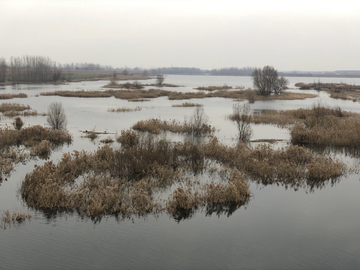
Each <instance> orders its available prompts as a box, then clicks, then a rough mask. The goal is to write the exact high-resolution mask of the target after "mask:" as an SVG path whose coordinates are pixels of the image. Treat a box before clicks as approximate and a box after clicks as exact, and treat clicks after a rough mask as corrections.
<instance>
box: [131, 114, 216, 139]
mask: <svg viewBox="0 0 360 270" xmlns="http://www.w3.org/2000/svg"><path fill="white" fill-rule="evenodd" d="M132 129H135V130H137V131H147V132H150V133H154V134H159V133H161V132H162V131H170V132H174V133H188V134H193V133H194V126H193V125H192V124H191V123H190V122H186V121H185V122H183V123H181V122H180V121H177V120H170V121H166V120H161V119H157V118H151V119H148V120H140V121H138V122H137V123H135V124H134V125H133V126H132ZM198 132H199V134H198V135H211V134H213V133H214V132H215V128H214V127H212V126H211V125H208V124H201V126H200V127H199V130H198Z"/></svg>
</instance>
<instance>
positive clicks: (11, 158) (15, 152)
mask: <svg viewBox="0 0 360 270" xmlns="http://www.w3.org/2000/svg"><path fill="white" fill-rule="evenodd" d="M27 158H28V154H27V153H25V152H24V150H23V149H19V148H18V147H2V148H0V183H1V182H2V180H3V178H4V176H5V175H6V176H8V175H9V174H10V172H11V171H12V170H13V169H14V166H15V165H16V164H18V163H20V162H24V161H25V160H26V159H27Z"/></svg>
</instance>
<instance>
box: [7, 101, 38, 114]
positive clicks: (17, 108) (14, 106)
mask: <svg viewBox="0 0 360 270" xmlns="http://www.w3.org/2000/svg"><path fill="white" fill-rule="evenodd" d="M30 109H31V108H30V106H29V105H21V104H19V103H2V104H1V105H0V112H2V113H4V112H10V111H14V112H21V111H26V110H30Z"/></svg>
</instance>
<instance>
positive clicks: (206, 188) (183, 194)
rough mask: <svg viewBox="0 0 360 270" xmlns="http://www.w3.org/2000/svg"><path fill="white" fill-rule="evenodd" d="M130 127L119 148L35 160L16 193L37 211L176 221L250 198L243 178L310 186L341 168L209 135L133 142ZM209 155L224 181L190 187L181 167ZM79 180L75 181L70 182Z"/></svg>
mask: <svg viewBox="0 0 360 270" xmlns="http://www.w3.org/2000/svg"><path fill="white" fill-rule="evenodd" d="M131 133H132V132H131V131H124V132H123V134H122V135H123V136H122V137H123V138H122V139H123V140H124V141H126V142H125V143H124V145H123V146H122V147H121V148H119V149H115V150H114V149H112V148H110V147H109V146H108V145H104V146H103V147H99V148H98V150H97V151H95V152H94V153H87V152H85V151H82V152H78V151H74V152H73V154H70V153H65V154H64V155H63V157H62V159H61V161H60V162H59V163H58V164H57V165H56V164H54V163H53V162H52V161H49V162H46V163H45V164H44V165H42V166H36V165H35V168H34V170H33V171H32V172H31V173H28V174H27V175H26V176H25V179H24V181H23V182H22V184H21V190H20V191H21V195H22V197H23V199H24V200H25V201H26V203H27V204H28V205H29V206H30V207H35V208H36V209H42V210H47V211H62V210H68V211H78V212H79V213H80V214H84V215H87V216H90V217H93V218H95V217H99V216H100V217H101V216H102V215H105V214H120V215H123V216H130V215H133V214H135V215H147V214H149V213H157V212H159V211H164V210H165V209H167V211H168V212H169V213H170V214H172V215H173V216H174V217H176V218H177V219H181V218H183V217H184V216H185V217H186V216H189V215H191V214H192V213H193V212H194V211H195V210H196V209H197V208H200V207H204V208H205V209H206V211H207V213H210V214H211V213H212V212H214V211H215V212H217V213H219V212H222V213H225V212H226V213H228V214H231V212H232V211H234V209H236V208H237V207H239V206H240V205H243V204H245V203H246V202H247V201H248V199H249V196H250V191H249V186H248V180H246V176H247V177H249V178H250V179H252V180H254V181H258V182H260V183H263V184H274V183H276V184H283V185H286V186H293V187H306V186H307V185H309V186H310V188H312V187H314V185H315V186H317V185H321V183H323V182H324V181H326V180H329V179H335V178H336V177H338V176H340V175H342V174H343V173H344V172H345V169H346V168H345V167H344V165H343V164H342V163H341V162H340V161H338V160H335V159H332V158H330V157H323V156H318V155H315V154H314V153H313V152H311V151H308V150H306V149H305V148H303V147H299V146H288V147H285V148H280V149H274V148H272V147H270V146H268V145H260V146H258V147H257V148H255V149H250V148H248V147H247V146H246V145H245V144H243V143H241V142H239V143H238V144H237V145H235V146H226V145H222V144H220V143H219V141H218V140H217V139H216V138H213V139H211V140H210V142H209V143H206V144H203V145H201V144H193V143H190V142H186V143H170V142H168V141H166V140H165V139H160V140H156V139H155V138H154V137H153V136H150V135H148V136H140V137H138V141H137V142H134V141H133V138H134V137H136V135H135V134H131ZM125 137H127V138H125ZM128 141H130V142H128ZM209 161H214V162H217V163H218V164H221V165H222V166H224V167H225V168H226V170H224V172H227V173H224V172H223V173H222V178H223V179H224V180H225V179H226V180H227V181H228V183H227V184H225V183H208V184H203V185H200V184H196V185H195V184H194V185H193V186H192V187H191V180H189V178H188V176H189V174H188V172H189V171H191V172H194V171H195V172H196V170H198V169H199V168H200V169H201V170H206V169H207V168H208V164H209ZM229 171H231V173H228V172H229ZM79 179H82V181H81V182H80V183H77V181H79ZM174 183H177V184H179V187H178V188H177V189H176V190H175V191H174V193H173V194H172V195H171V196H170V197H169V198H168V200H167V201H164V203H165V205H166V207H164V205H163V203H162V202H161V201H157V200H156V198H155V197H154V196H153V194H154V192H159V191H161V190H164V188H165V190H166V187H170V186H172V185H173V184H174ZM319 183H320V184H319ZM186 186H187V187H186ZM219 209H220V210H219Z"/></svg>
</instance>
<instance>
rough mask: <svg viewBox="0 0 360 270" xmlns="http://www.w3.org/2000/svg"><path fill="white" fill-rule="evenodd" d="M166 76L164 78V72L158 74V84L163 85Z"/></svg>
mask: <svg viewBox="0 0 360 270" xmlns="http://www.w3.org/2000/svg"><path fill="white" fill-rule="evenodd" d="M164 80H165V78H164V75H162V74H159V75H157V76H156V84H157V85H159V86H161V85H162V84H163V82H164Z"/></svg>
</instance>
